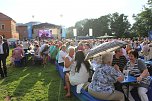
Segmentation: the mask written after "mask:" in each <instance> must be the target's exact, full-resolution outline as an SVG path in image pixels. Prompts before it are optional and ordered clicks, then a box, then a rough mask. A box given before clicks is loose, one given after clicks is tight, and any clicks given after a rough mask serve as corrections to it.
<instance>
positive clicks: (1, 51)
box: [0, 36, 9, 78]
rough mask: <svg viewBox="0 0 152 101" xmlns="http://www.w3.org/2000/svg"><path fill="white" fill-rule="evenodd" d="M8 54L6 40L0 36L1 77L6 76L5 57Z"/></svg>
mask: <svg viewBox="0 0 152 101" xmlns="http://www.w3.org/2000/svg"><path fill="white" fill-rule="evenodd" d="M8 55H9V47H8V43H7V40H4V41H3V37H2V36H0V74H1V77H2V78H4V77H7V67H6V58H7V57H8ZM1 62H2V64H3V68H2V65H1Z"/></svg>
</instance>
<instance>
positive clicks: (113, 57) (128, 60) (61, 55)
mask: <svg viewBox="0 0 152 101" xmlns="http://www.w3.org/2000/svg"><path fill="white" fill-rule="evenodd" d="M2 40H3V39H2V37H0V61H2V63H3V68H2V66H1V64H0V66H1V67H0V73H1V77H4V75H5V76H7V68H6V58H7V56H8V55H9V54H8V52H6V53H5V50H4V49H5V48H4V47H6V50H7V51H8V48H7V45H9V44H7V45H4V43H5V41H2ZM114 40H121V41H126V42H127V45H126V46H124V47H121V48H119V49H117V50H115V51H114V52H108V53H105V54H104V55H102V56H101V57H97V58H94V59H92V60H86V59H85V57H86V55H87V54H88V53H89V51H90V50H91V49H92V48H94V47H96V46H98V45H100V44H102V43H104V42H109V41H114ZM3 45H4V47H3ZM2 49H3V51H2ZM30 52H33V53H34V54H33V56H32V59H33V62H35V61H37V60H41V61H42V63H43V65H46V64H47V63H48V62H51V63H52V64H54V63H55V62H57V63H58V64H59V65H60V66H62V67H63V72H64V74H65V77H64V89H65V90H66V91H67V93H66V95H65V96H66V97H70V96H71V93H70V85H80V84H86V83H87V84H88V81H89V78H92V80H91V81H89V84H88V92H89V93H90V94H91V95H92V96H94V97H96V98H98V99H102V100H118V101H125V99H126V95H127V92H126V91H125V89H124V88H125V86H124V85H123V84H122V83H121V82H122V81H123V80H124V74H123V72H124V71H125V70H130V75H132V76H134V77H136V78H137V81H138V83H139V86H138V87H137V91H138V95H139V97H140V99H141V101H148V97H147V94H146V93H147V91H148V87H149V85H150V79H149V78H148V76H149V71H148V69H147V67H146V65H145V63H144V61H147V60H150V59H152V42H151V41H148V40H147V39H146V38H144V39H142V40H138V39H137V40H133V39H129V38H121V39H90V40H77V41H76V40H71V39H65V40H62V41H58V40H31V41H29V40H24V41H17V42H16V48H14V49H13V51H12V56H11V62H12V64H13V63H14V61H15V60H21V61H22V63H23V64H24V62H26V61H27V60H26V58H25V54H26V53H30ZM4 54H5V55H4ZM139 58H140V59H139ZM92 62H94V63H96V64H98V67H96V69H94V73H93V75H91V74H92V73H91V68H95V67H93V66H94V65H92ZM133 88H135V87H134V86H130V87H129V91H131V89H133ZM127 99H129V101H134V98H133V97H132V95H131V94H130V93H129V97H128V98H127Z"/></svg>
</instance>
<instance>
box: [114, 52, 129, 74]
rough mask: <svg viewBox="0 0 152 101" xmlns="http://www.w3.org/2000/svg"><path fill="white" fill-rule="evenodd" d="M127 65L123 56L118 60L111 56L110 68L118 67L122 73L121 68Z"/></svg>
mask: <svg viewBox="0 0 152 101" xmlns="http://www.w3.org/2000/svg"><path fill="white" fill-rule="evenodd" d="M126 64H127V59H126V57H125V56H120V57H119V59H118V58H116V56H115V55H113V61H112V66H114V65H118V66H119V68H120V71H121V72H122V71H123V68H124V67H125V66H126Z"/></svg>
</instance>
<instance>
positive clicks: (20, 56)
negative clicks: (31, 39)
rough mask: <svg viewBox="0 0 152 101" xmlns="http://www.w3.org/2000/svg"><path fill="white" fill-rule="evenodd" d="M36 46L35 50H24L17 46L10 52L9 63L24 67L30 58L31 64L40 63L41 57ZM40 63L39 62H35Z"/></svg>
mask: <svg viewBox="0 0 152 101" xmlns="http://www.w3.org/2000/svg"><path fill="white" fill-rule="evenodd" d="M37 47H38V46H36V50H35V51H34V50H33V51H30V50H24V49H23V48H22V46H21V45H20V44H18V45H17V47H16V48H14V49H13V51H12V56H11V62H12V64H13V63H14V64H15V65H17V66H25V65H26V64H27V61H28V57H29V56H30V57H31V60H32V62H33V63H42V60H43V58H42V57H43V55H42V57H41V56H40V53H39V49H38V48H37ZM37 61H41V62H37Z"/></svg>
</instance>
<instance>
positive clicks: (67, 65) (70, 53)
mask: <svg viewBox="0 0 152 101" xmlns="http://www.w3.org/2000/svg"><path fill="white" fill-rule="evenodd" d="M74 53H75V49H74V47H69V49H68V55H66V57H65V60H64V68H63V72H64V74H65V86H64V89H67V94H66V97H70V96H71V93H70V82H69V72H70V70H71V65H72V63H73V56H74Z"/></svg>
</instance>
